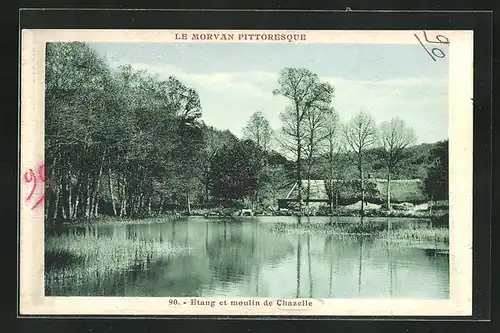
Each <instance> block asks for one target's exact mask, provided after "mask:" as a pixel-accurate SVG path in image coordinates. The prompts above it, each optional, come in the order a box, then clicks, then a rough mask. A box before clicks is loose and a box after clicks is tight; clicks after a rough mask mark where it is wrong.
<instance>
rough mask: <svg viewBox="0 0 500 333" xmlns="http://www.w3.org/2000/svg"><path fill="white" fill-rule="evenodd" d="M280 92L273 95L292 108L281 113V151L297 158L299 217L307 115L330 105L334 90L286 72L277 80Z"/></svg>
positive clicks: (306, 74)
mask: <svg viewBox="0 0 500 333" xmlns="http://www.w3.org/2000/svg"><path fill="white" fill-rule="evenodd" d="M278 84H279V88H278V89H275V90H274V91H273V94H274V95H281V96H284V97H286V98H288V99H289V100H290V101H291V107H289V108H287V109H285V111H284V112H283V113H281V115H280V116H281V119H282V120H283V128H282V133H283V134H284V136H285V137H286V138H287V141H286V142H285V141H283V143H284V147H285V148H286V149H287V150H289V151H290V152H292V153H293V155H295V157H296V181H297V193H298V196H297V199H298V204H299V212H300V213H302V208H303V194H302V190H303V189H302V173H303V152H304V146H305V142H304V140H305V135H306V134H305V133H306V132H305V124H304V122H305V121H306V119H307V114H308V112H309V111H310V110H311V109H312V108H316V107H320V106H323V105H325V104H326V105H328V104H330V102H331V100H332V97H333V92H334V89H333V86H332V85H331V84H329V83H327V82H321V81H320V79H319V76H318V75H317V74H315V73H312V72H311V71H309V70H307V69H304V68H285V69H283V70H282V71H281V72H280V75H279V78H278Z"/></svg>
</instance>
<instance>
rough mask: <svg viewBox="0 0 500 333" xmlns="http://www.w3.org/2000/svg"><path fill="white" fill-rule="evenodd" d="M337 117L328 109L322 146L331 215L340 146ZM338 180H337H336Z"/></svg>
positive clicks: (334, 111) (331, 212) (332, 110)
mask: <svg viewBox="0 0 500 333" xmlns="http://www.w3.org/2000/svg"><path fill="white" fill-rule="evenodd" d="M339 127H340V124H339V115H338V113H337V111H336V110H335V109H334V108H329V109H328V113H327V115H326V122H325V137H326V140H325V141H326V144H324V145H323V146H324V148H325V149H324V151H326V155H327V157H328V159H327V164H326V174H327V177H328V188H327V190H328V192H329V196H328V197H329V199H330V214H333V198H334V197H336V198H337V199H336V201H335V206H337V204H338V195H336V193H334V192H337V193H338V191H335V188H336V186H335V184H334V183H335V180H336V178H338V177H336V175H337V174H338V171H339V170H340V168H339V160H340V145H339V140H340V137H339V133H338V132H339ZM337 180H338V179H337Z"/></svg>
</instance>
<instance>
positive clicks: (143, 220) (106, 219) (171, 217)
mask: <svg viewBox="0 0 500 333" xmlns="http://www.w3.org/2000/svg"><path fill="white" fill-rule="evenodd" d="M188 217H196V218H206V219H218V218H234V219H239V218H249V217H253V218H255V217H302V218H308V217H358V218H361V216H360V215H359V213H357V212H337V213H336V214H333V215H326V214H321V215H306V214H304V215H297V214H292V213H290V214H271V213H268V214H256V215H251V216H238V215H232V214H206V213H205V214H201V213H200V214H190V215H188V214H184V215H183V214H165V215H159V216H146V217H132V218H131V217H119V216H103V217H99V218H97V219H77V220H66V221H58V222H56V221H50V222H49V224H46V228H52V227H60V226H87V225H108V224H109V225H112V224H119V225H121V224H148V223H155V221H158V222H157V223H164V222H171V221H176V220H182V219H185V218H188ZM373 217H386V218H388V217H393V218H408V219H411V218H424V219H447V218H448V217H449V215H448V211H446V212H444V211H438V212H435V213H434V212H433V213H432V214H429V213H428V212H421V213H420V212H419V213H417V214H415V212H412V211H391V212H388V211H377V212H370V211H368V212H366V214H365V215H364V216H363V218H373Z"/></svg>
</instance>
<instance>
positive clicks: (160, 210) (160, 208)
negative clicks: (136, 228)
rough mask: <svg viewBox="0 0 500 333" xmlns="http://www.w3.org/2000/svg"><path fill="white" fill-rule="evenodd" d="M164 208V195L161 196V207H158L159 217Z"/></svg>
mask: <svg viewBox="0 0 500 333" xmlns="http://www.w3.org/2000/svg"><path fill="white" fill-rule="evenodd" d="M162 208H163V194H160V205H159V207H158V215H161V214H162V213H163V212H162Z"/></svg>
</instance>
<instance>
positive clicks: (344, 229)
mask: <svg viewBox="0 0 500 333" xmlns="http://www.w3.org/2000/svg"><path fill="white" fill-rule="evenodd" d="M269 229H270V230H271V232H275V233H303V234H323V235H325V234H326V235H341V236H353V237H359V236H373V237H375V238H379V239H385V240H390V241H409V242H411V241H435V242H439V243H446V244H448V242H449V230H448V228H441V227H439V228H415V229H411V228H399V229H392V230H388V229H387V226H385V225H383V224H371V223H366V224H356V223H349V224H333V225H332V224H323V223H305V224H286V223H277V224H274V225H270V226H269Z"/></svg>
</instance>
